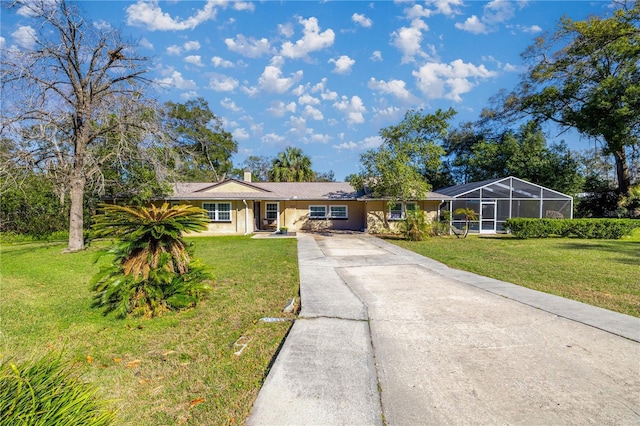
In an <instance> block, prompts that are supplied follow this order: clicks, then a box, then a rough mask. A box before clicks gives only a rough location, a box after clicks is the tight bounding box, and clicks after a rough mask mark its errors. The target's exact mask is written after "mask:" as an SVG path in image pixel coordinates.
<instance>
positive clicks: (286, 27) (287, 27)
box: [278, 23, 295, 38]
mask: <svg viewBox="0 0 640 426" xmlns="http://www.w3.org/2000/svg"><path fill="white" fill-rule="evenodd" d="M278 32H279V33H280V34H282V35H283V36H285V37H287V38H289V37H291V36H292V35H293V34H294V33H295V31H294V29H293V25H292V24H291V23H286V24H278Z"/></svg>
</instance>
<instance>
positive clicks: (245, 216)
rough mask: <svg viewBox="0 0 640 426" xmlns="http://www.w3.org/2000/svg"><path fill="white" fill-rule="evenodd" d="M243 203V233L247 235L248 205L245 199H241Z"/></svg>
mask: <svg viewBox="0 0 640 426" xmlns="http://www.w3.org/2000/svg"><path fill="white" fill-rule="evenodd" d="M242 202H243V203H244V235H249V205H248V204H247V200H242Z"/></svg>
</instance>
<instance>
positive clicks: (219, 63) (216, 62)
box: [211, 56, 233, 68]
mask: <svg viewBox="0 0 640 426" xmlns="http://www.w3.org/2000/svg"><path fill="white" fill-rule="evenodd" d="M211 63H213V66H214V67H216V68H233V62H231V61H227V60H226V59H222V58H221V57H220V56H214V57H213V58H211Z"/></svg>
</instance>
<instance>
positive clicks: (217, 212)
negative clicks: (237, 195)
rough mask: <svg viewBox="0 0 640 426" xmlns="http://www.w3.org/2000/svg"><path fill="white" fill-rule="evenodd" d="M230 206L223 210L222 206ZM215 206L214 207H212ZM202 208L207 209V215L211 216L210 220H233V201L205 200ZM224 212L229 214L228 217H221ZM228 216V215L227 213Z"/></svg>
mask: <svg viewBox="0 0 640 426" xmlns="http://www.w3.org/2000/svg"><path fill="white" fill-rule="evenodd" d="M222 205H224V206H228V210H221V209H220V206H222ZM210 207H213V209H210ZM202 208H203V209H204V210H206V211H207V216H209V222H231V203H230V202H228V201H226V202H206V201H205V202H203V203H202ZM223 213H226V214H228V215H229V216H228V218H221V216H223ZM225 216H226V215H225Z"/></svg>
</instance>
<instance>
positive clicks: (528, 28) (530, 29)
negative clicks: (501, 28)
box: [507, 25, 542, 34]
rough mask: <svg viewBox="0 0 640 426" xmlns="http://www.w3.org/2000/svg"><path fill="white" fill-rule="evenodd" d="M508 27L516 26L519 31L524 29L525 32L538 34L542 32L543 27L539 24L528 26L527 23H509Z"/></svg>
mask: <svg viewBox="0 0 640 426" xmlns="http://www.w3.org/2000/svg"><path fill="white" fill-rule="evenodd" d="M507 28H515V29H516V30H518V31H522V32H523V33H526V34H537V33H540V32H542V28H541V27H540V26H538V25H531V26H526V25H513V26H512V25H507Z"/></svg>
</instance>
